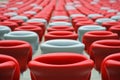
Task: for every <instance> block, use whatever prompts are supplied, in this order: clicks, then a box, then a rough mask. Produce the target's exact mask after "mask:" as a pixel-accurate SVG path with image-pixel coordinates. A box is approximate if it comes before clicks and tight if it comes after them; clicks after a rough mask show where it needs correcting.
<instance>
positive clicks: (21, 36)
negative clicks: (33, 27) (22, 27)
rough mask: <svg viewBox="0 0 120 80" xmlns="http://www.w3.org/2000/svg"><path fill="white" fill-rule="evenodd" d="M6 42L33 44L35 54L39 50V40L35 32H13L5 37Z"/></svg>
mask: <svg viewBox="0 0 120 80" xmlns="http://www.w3.org/2000/svg"><path fill="white" fill-rule="evenodd" d="M4 39H5V40H23V41H27V42H29V43H30V44H31V46H32V50H33V53H35V51H36V50H37V49H38V45H39V38H38V35H37V34H36V33H35V32H32V31H13V32H9V33H7V34H5V35H4Z"/></svg>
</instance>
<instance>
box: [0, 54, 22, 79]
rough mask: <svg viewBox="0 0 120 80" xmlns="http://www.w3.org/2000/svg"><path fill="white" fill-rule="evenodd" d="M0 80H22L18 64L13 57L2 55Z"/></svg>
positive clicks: (0, 56)
mask: <svg viewBox="0 0 120 80" xmlns="http://www.w3.org/2000/svg"><path fill="white" fill-rule="evenodd" d="M0 80H20V68H19V64H18V62H17V61H16V60H15V59H14V58H13V57H11V56H8V55H2V54H1V53H0Z"/></svg>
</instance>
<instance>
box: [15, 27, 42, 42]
mask: <svg viewBox="0 0 120 80" xmlns="http://www.w3.org/2000/svg"><path fill="white" fill-rule="evenodd" d="M15 30H16V31H22V30H26V31H33V32H35V33H37V34H38V36H39V41H41V40H42V36H43V34H42V33H43V31H42V29H41V28H40V27H39V26H34V25H26V26H19V27H17V28H15Z"/></svg>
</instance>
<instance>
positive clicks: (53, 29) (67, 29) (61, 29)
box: [47, 26, 74, 32]
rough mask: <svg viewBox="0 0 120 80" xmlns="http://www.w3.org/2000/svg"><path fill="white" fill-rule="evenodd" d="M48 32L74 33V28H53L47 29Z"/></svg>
mask: <svg viewBox="0 0 120 80" xmlns="http://www.w3.org/2000/svg"><path fill="white" fill-rule="evenodd" d="M47 31H48V32H51V31H71V32H74V28H73V27H70V26H52V27H49V28H47Z"/></svg>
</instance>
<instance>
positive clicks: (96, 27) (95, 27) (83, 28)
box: [78, 25, 106, 41]
mask: <svg viewBox="0 0 120 80" xmlns="http://www.w3.org/2000/svg"><path fill="white" fill-rule="evenodd" d="M96 30H97V31H104V30H106V28H105V27H102V26H99V25H84V26H81V27H80V28H79V29H78V38H79V41H82V38H83V35H84V34H85V33H86V32H89V31H96Z"/></svg>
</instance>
